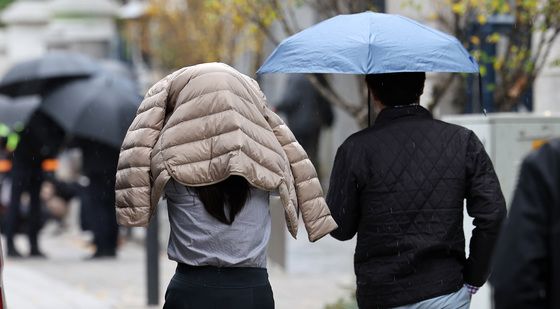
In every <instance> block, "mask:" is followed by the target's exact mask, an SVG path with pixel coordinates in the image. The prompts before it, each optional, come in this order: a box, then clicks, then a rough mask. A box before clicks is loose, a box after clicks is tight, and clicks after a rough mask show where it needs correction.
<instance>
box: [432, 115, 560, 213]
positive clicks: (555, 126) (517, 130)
mask: <svg viewBox="0 0 560 309" xmlns="http://www.w3.org/2000/svg"><path fill="white" fill-rule="evenodd" d="M442 120H443V121H446V122H449V123H454V124H458V125H461V126H463V127H466V128H468V129H470V130H472V131H473V132H474V133H475V134H476V135H477V136H478V138H479V139H480V140H481V141H482V143H483V144H484V147H485V148H486V151H487V152H488V155H490V158H491V159H492V162H493V163H494V168H495V170H496V174H498V178H499V179H500V184H501V186H502V191H503V193H504V196H505V198H506V201H507V202H508V207H509V203H510V202H511V198H512V196H513V191H514V190H515V185H516V183H517V177H518V173H519V166H520V164H521V162H522V161H523V158H525V156H526V155H527V154H528V153H529V152H531V150H533V149H536V148H538V147H539V146H540V145H541V144H542V143H543V142H545V141H546V140H549V139H550V138H553V137H559V136H560V114H557V115H551V114H550V115H543V114H529V113H496V114H488V116H484V115H482V114H477V115H458V116H446V117H443V119H442Z"/></svg>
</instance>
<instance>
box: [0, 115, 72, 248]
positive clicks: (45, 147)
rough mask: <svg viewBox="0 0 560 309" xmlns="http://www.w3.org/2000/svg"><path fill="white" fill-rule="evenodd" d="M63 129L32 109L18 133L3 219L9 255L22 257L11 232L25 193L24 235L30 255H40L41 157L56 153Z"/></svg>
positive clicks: (17, 222)
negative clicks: (8, 202) (26, 210)
mask: <svg viewBox="0 0 560 309" xmlns="http://www.w3.org/2000/svg"><path fill="white" fill-rule="evenodd" d="M64 135H65V133H64V131H63V130H62V129H61V128H60V127H59V126H58V125H57V124H56V123H55V122H54V121H53V120H52V119H51V118H49V117H48V116H47V115H45V114H44V113H42V112H39V111H38V112H35V113H34V114H33V115H32V116H31V118H30V120H29V121H28V122H27V124H26V127H25V129H24V130H23V131H22V132H21V134H20V140H19V143H18V145H17V147H16V149H15V150H14V152H13V159H12V170H11V173H10V177H11V183H12V187H11V194H10V206H9V209H8V214H7V219H6V245H7V249H8V250H7V251H8V252H7V255H8V256H9V257H14V258H18V257H22V254H21V253H20V252H19V251H18V250H17V249H16V246H15V243H14V236H15V234H16V232H17V231H18V230H19V229H20V227H21V222H22V221H21V215H22V214H21V208H22V207H21V197H22V194H23V193H24V192H27V193H28V194H29V208H28V209H29V210H28V212H27V235H28V237H29V246H30V253H29V255H30V256H31V257H44V254H43V253H42V252H41V250H40V248H39V239H38V237H39V231H40V229H41V216H42V211H41V199H40V192H41V185H42V183H43V179H44V174H43V170H42V163H43V160H45V159H48V158H53V157H55V156H56V155H57V153H58V151H59V148H60V147H61V145H62V142H63V138H64Z"/></svg>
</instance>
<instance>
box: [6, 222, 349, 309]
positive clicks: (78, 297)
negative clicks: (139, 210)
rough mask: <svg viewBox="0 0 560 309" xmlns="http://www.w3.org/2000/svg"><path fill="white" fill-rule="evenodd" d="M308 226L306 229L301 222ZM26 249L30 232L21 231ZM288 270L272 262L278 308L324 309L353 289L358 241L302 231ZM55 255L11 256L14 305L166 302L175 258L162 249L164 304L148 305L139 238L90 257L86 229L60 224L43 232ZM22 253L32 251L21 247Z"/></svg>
mask: <svg viewBox="0 0 560 309" xmlns="http://www.w3.org/2000/svg"><path fill="white" fill-rule="evenodd" d="M302 230H303V229H302ZM16 241H17V244H18V246H20V248H23V246H24V245H25V244H26V239H25V238H21V237H20V238H18V239H17V240H16ZM289 241H290V242H293V243H291V246H292V247H291V249H290V250H289V254H288V261H289V264H290V265H291V266H290V267H289V268H290V270H289V271H283V270H282V269H280V268H279V267H277V266H275V265H270V262H269V274H270V281H271V285H272V289H273V292H274V298H275V302H276V308H279V309H283V308H286V309H287V308H290V309H292V308H298V309H300V308H301V309H305V308H309V309H315V308H317V309H319V308H324V306H325V305H326V304H328V303H333V302H336V300H338V299H339V298H341V297H348V296H349V295H350V293H351V291H352V290H353V286H354V280H355V279H354V276H353V272H352V252H353V246H354V244H353V242H346V243H340V242H337V241H335V240H334V239H332V238H330V237H329V236H327V237H326V238H324V239H322V240H321V241H319V242H317V243H313V244H310V243H309V242H307V241H306V237H305V236H304V235H301V236H300V237H298V240H297V241H296V240H289ZM41 244H42V248H43V250H44V252H45V254H46V255H47V256H48V259H6V261H5V269H4V286H5V289H6V298H7V303H8V306H9V308H11V309H14V308H15V309H26V308H33V309H41V308H57V309H59V308H85V309H89V308H96V309H103V308H161V307H162V305H163V295H164V293H165V288H166V287H167V284H168V282H169V280H170V278H171V276H172V275H173V273H174V269H175V263H174V262H171V261H169V260H168V259H167V256H166V254H165V248H162V249H163V250H162V253H161V260H160V297H161V302H160V305H159V306H155V307H148V306H147V305H146V302H147V300H146V299H147V298H146V297H147V296H146V274H145V273H146V272H145V268H146V264H145V263H146V262H145V249H144V247H143V246H142V245H140V244H138V243H135V242H127V243H125V244H123V245H122V246H121V248H120V250H119V256H118V258H117V259H106V260H95V261H86V260H84V259H85V258H86V257H88V256H90V255H91V254H92V253H93V252H92V248H90V247H88V237H87V235H84V234H83V233H80V232H79V231H76V230H74V231H72V230H70V231H66V232H64V233H62V234H59V235H57V234H56V233H54V229H53V226H47V227H46V228H45V229H44V231H43V233H42V234H41ZM22 251H23V252H26V251H24V250H22Z"/></svg>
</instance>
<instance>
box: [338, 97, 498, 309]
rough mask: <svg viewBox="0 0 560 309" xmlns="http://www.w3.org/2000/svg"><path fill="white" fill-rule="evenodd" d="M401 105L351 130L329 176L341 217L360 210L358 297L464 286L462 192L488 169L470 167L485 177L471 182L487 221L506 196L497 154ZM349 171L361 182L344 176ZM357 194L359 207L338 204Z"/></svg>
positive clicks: (420, 294) (400, 296) (385, 298)
mask: <svg viewBox="0 0 560 309" xmlns="http://www.w3.org/2000/svg"><path fill="white" fill-rule="evenodd" d="M405 109H408V110H403V111H400V112H398V111H396V110H397V109H395V111H393V112H390V113H393V114H394V115H392V116H394V119H390V121H382V122H381V123H379V124H376V125H374V127H372V128H369V129H366V130H364V131H361V132H359V133H357V134H354V135H353V136H351V137H350V138H349V139H348V140H347V141H346V142H345V143H344V144H343V145H342V146H341V149H339V152H340V153H341V155H340V158H338V156H339V155H338V154H337V161H336V162H335V172H337V173H342V175H339V174H335V173H334V172H333V175H332V176H331V191H329V195H328V198H327V201H328V203H329V206H330V207H331V212H332V213H333V216H334V217H335V219H336V220H337V222H338V223H339V225H342V223H341V222H340V221H339V220H346V219H343V218H344V217H348V218H351V216H350V215H348V212H356V213H358V214H359V215H355V216H356V218H357V219H356V220H357V222H356V223H355V224H356V226H357V228H356V230H357V233H358V242H357V245H356V252H355V257H354V261H355V270H356V275H357V283H358V300H359V303H360V307H365V308H384V307H392V306H399V305H403V304H409V303H414V302H416V301H419V300H422V299H426V298H429V297H430V293H432V294H433V293H436V294H438V293H440V294H439V295H442V294H445V292H449V293H450V292H453V291H454V289H458V288H459V287H460V286H462V284H463V277H462V272H463V267H465V252H464V248H465V239H464V235H463V207H464V204H463V201H464V199H465V197H468V192H471V191H473V188H471V187H470V182H469V177H473V175H474V174H473V172H472V170H474V169H475V165H476V168H478V169H482V170H483V173H478V174H476V175H474V176H476V177H478V179H477V181H476V182H475V183H477V184H480V185H481V188H479V189H477V190H474V191H477V192H478V191H481V192H484V193H482V195H483V196H484V202H485V203H487V204H488V205H487V206H488V207H487V209H488V213H490V214H491V217H492V218H491V219H489V222H493V221H492V220H493V216H494V215H495V210H496V208H497V207H500V206H503V205H504V203H503V196H502V194H501V191H500V188H499V183H498V182H497V177H496V175H495V173H494V171H493V167H492V163H491V162H490V160H489V159H488V157H487V155H486V153H485V152H484V149H483V148H482V146H481V144H480V142H479V141H478V139H476V137H474V134H473V133H472V132H471V131H469V130H467V129H465V128H463V127H459V126H456V125H451V124H447V123H444V122H441V121H437V120H433V119H432V118H431V115H430V114H429V113H428V112H427V111H426V110H424V109H423V108H421V107H407V108H405ZM385 116H387V115H385ZM388 117H391V116H388ZM473 137H474V138H473ZM481 154H484V155H481ZM349 162H350V163H349ZM337 164H341V165H342V166H339V167H338V168H337V167H336V165H337ZM345 170H348V171H347V172H340V171H345ZM345 174H346V175H345ZM351 175H353V177H355V182H356V183H355V184H352V183H351V184H348V183H346V182H345V181H343V180H341V179H340V178H350V176H351ZM333 178H335V179H333ZM354 187H355V188H356V189H355V190H354V189H352V188H354ZM341 188H343V189H341ZM337 189H338V190H337ZM348 190H350V192H348ZM352 194H355V195H356V196H357V199H358V200H357V201H356V202H355V203H356V206H355V207H353V206H352V205H348V204H346V205H333V203H342V204H344V203H351V201H352V199H351V198H350V197H348V196H343V195H352ZM481 205H482V204H481V203H479V204H478V205H477V207H478V206H481ZM354 208H355V209H354ZM477 215H478V212H477ZM496 216H497V217H499V216H500V214H497V215H496ZM346 222H347V224H352V220H350V219H349V221H346ZM498 222H499V220H498ZM342 228H343V229H344V228H345V227H344V226H342ZM346 231H347V232H346V233H347V235H341V236H340V235H339V236H340V237H341V238H342V239H346V238H349V237H351V236H352V235H350V234H348V233H352V232H353V230H352V229H351V228H349V229H347V230H346ZM334 234H335V236H336V232H335V233H334ZM484 280H485V279H484ZM432 296H435V295H432Z"/></svg>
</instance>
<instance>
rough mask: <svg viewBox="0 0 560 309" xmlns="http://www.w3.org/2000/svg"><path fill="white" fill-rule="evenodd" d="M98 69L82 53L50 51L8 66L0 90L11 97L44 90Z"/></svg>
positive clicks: (94, 62)
mask: <svg viewBox="0 0 560 309" xmlns="http://www.w3.org/2000/svg"><path fill="white" fill-rule="evenodd" d="M99 70H100V66H99V64H98V63H97V62H96V61H95V60H93V59H92V58H90V57H88V56H85V55H83V54H79V53H75V52H67V51H51V52H48V53H46V54H45V55H43V56H41V57H39V58H37V59H34V60H29V61H24V62H20V63H18V64H15V65H14V66H13V67H12V68H10V70H8V72H7V73H6V74H5V75H4V77H3V78H2V80H0V93H2V94H5V95H9V96H12V97H16V96H25V95H35V94H44V93H45V92H46V91H49V90H51V89H53V88H54V87H56V86H59V85H61V84H63V83H65V82H68V81H70V80H73V79H76V78H84V77H88V76H91V75H93V74H95V73H96V72H98V71H99Z"/></svg>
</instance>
